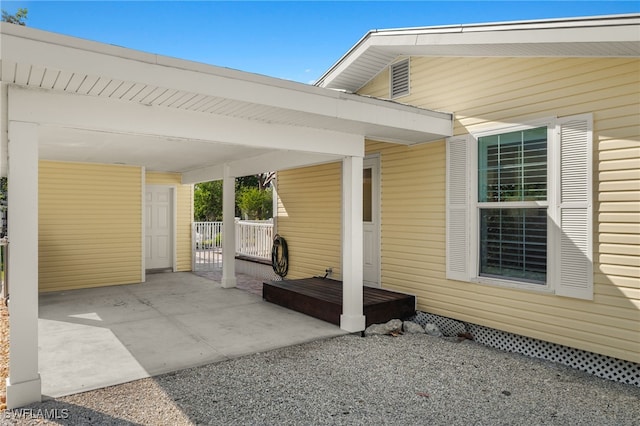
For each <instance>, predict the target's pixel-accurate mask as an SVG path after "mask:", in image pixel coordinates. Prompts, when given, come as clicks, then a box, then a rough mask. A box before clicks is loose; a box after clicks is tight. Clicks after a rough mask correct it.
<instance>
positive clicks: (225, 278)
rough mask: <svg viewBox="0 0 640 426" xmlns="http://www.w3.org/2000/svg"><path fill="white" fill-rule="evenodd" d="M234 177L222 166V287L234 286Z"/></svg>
mask: <svg viewBox="0 0 640 426" xmlns="http://www.w3.org/2000/svg"><path fill="white" fill-rule="evenodd" d="M235 214H236V179H235V176H231V171H230V168H229V166H228V165H227V164H225V166H224V174H223V180H222V283H221V284H222V287H224V288H233V287H235V286H236V223H235Z"/></svg>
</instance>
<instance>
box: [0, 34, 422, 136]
mask: <svg viewBox="0 0 640 426" xmlns="http://www.w3.org/2000/svg"><path fill="white" fill-rule="evenodd" d="M6 29H8V27H7V26H3V27H2V32H3V33H5V34H2V36H3V43H2V45H3V50H2V57H3V62H5V61H4V60H6V61H7V63H9V62H16V63H23V64H27V65H35V66H38V67H46V68H50V69H55V70H66V71H69V72H75V73H79V74H86V75H90V76H105V77H107V78H111V79H116V80H122V81H130V82H139V83H144V84H147V85H153V86H158V87H163V88H171V89H176V90H182V91H187V92H191V93H196V94H202V95H207V96H216V97H222V98H225V99H231V100H238V101H242V102H248V103H253V104H258V105H265V106H269V107H275V108H283V109H288V110H294V111H300V112H306V113H309V114H318V115H322V116H327V117H332V118H339V119H345V120H355V118H354V114H353V109H349V108H344V107H343V103H344V101H345V100H347V101H349V102H350V103H352V104H353V105H354V106H357V105H360V104H361V103H363V102H365V103H368V104H370V105H372V108H378V109H379V114H378V115H379V116H384V115H385V112H388V111H393V110H394V109H396V108H398V106H397V105H396V104H392V103H386V102H384V101H379V100H365V99H363V98H361V97H359V96H357V95H350V94H346V93H340V92H336V91H333V90H328V89H323V88H319V87H314V86H309V85H306V84H302V83H295V82H291V81H285V80H280V79H276V78H272V77H265V76H259V75H256V74H250V73H246V72H242V71H236V70H230V69H225V68H219V67H214V66H210V65H206V64H199V63H195V62H191V61H184V60H180V59H175V58H170V57H164V56H159V55H151V54H147V53H144V52H137V51H133V50H129V49H124V48H118V47H114V46H108V45H102V44H100V43H95V42H89V41H85V40H79V39H74V38H69V37H64V36H59V35H56V36H57V37H53V38H52V41H49V40H48V39H47V40H43V39H42V38H43V37H45V36H46V37H49V35H51V33H48V32H43V31H38V30H33V29H30V30H29V31H30V32H27V34H29V35H32V37H31V38H27V37H24V36H23V34H22V33H21V31H22V30H25V29H21V30H19V31H18V30H16V31H13V32H12V31H6ZM35 36H37V37H38V39H35V38H34V37H35ZM62 42H65V45H63V44H57V43H62ZM414 109H415V110H416V111H419V110H420V109H419V108H415V107H414ZM359 120H363V122H364V123H371V124H375V122H372V121H371V120H370V119H367V118H366V117H362V116H360V118H359Z"/></svg>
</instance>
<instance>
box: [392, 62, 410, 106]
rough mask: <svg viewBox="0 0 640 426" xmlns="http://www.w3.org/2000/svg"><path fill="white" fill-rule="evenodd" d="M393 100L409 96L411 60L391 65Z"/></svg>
mask: <svg viewBox="0 0 640 426" xmlns="http://www.w3.org/2000/svg"><path fill="white" fill-rule="evenodd" d="M390 79H391V99H393V98H397V97H399V96H404V95H408V94H409V59H405V60H404V61H401V62H397V63H395V64H393V65H391V69H390Z"/></svg>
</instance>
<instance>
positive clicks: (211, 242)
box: [191, 222, 222, 271]
mask: <svg viewBox="0 0 640 426" xmlns="http://www.w3.org/2000/svg"><path fill="white" fill-rule="evenodd" d="M191 230H192V231H191V242H192V244H191V245H192V265H191V266H192V269H193V270H194V271H211V270H214V269H220V268H222V222H193V223H192V224H191Z"/></svg>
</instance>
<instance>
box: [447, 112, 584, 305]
mask: <svg viewBox="0 0 640 426" xmlns="http://www.w3.org/2000/svg"><path fill="white" fill-rule="evenodd" d="M520 123H521V124H520ZM520 123H519V124H514V125H497V126H492V127H484V128H483V129H480V130H477V131H474V132H473V133H472V134H466V135H458V136H453V137H451V138H448V139H447V142H446V148H447V150H446V153H447V160H446V167H447V169H446V172H447V182H446V185H447V192H446V220H447V224H446V257H447V258H446V276H447V278H448V279H451V280H457V281H466V282H472V283H477V284H484V285H492V286H499V287H508V288H516V289H519V290H531V291H535V292H537V293H549V294H556V295H558V296H565V297H573V298H578V299H586V300H593V186H592V173H593V152H592V150H593V115H592V114H590V113H586V114H580V115H575V116H568V117H559V118H554V117H550V118H543V119H537V120H532V121H528V122H525V121H524V120H522V121H521V122H520ZM543 126H546V127H547V200H546V201H532V202H513V203H509V204H510V206H511V207H518V206H521V207H537V206H540V207H543V208H546V209H547V274H546V282H545V284H544V285H543V284H540V283H530V282H526V281H519V280H515V279H509V278H505V279H502V278H495V277H486V276H480V274H479V264H480V259H479V256H480V247H479V239H480V236H479V233H480V208H481V207H482V208H491V207H503V206H501V203H479V202H478V138H480V137H484V136H491V135H496V134H504V133H509V132H514V131H520V130H526V129H531V128H537V127H543ZM563 180H564V181H563Z"/></svg>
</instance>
